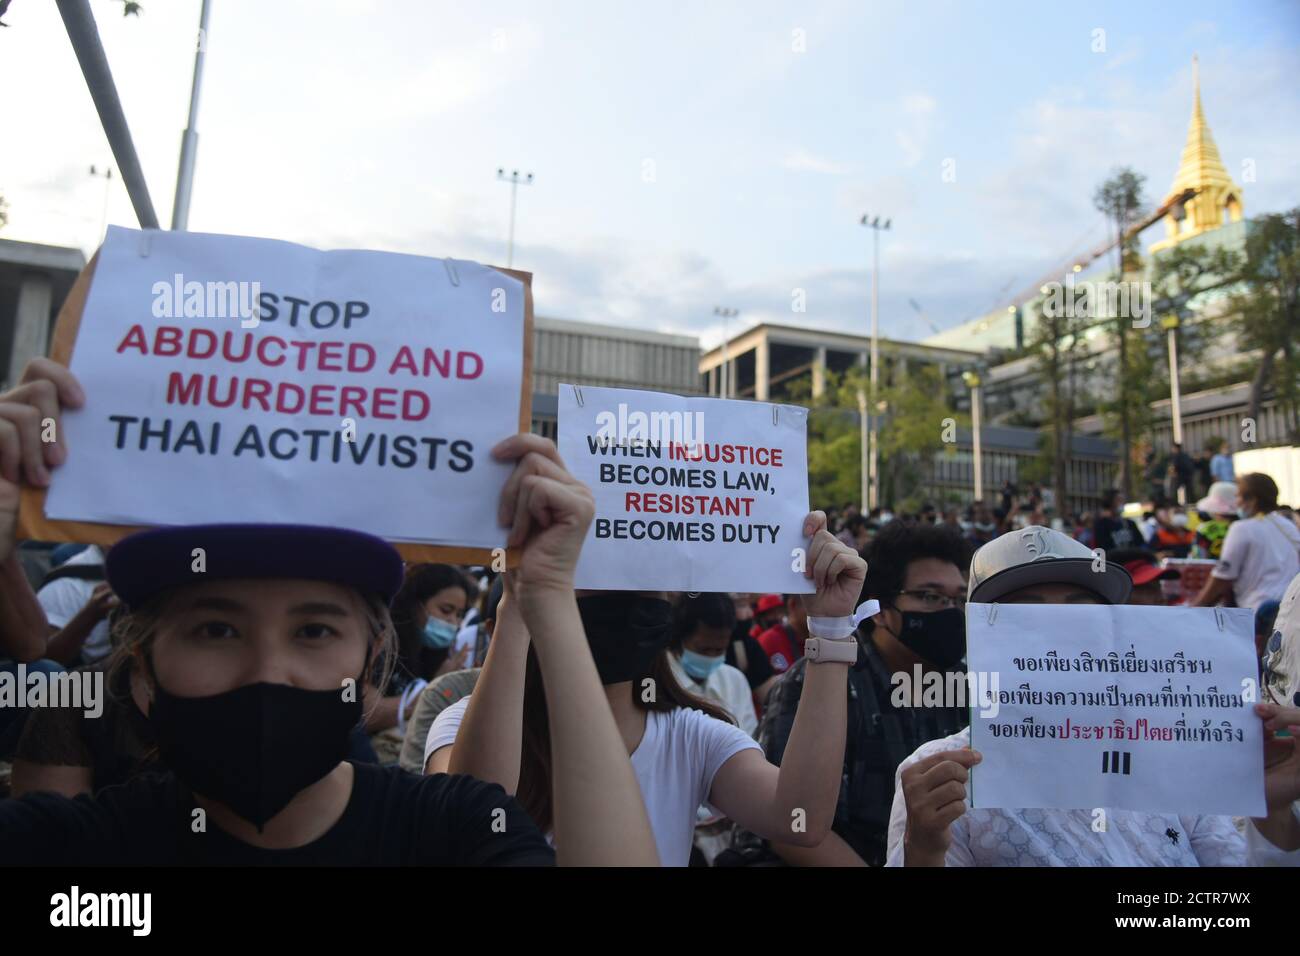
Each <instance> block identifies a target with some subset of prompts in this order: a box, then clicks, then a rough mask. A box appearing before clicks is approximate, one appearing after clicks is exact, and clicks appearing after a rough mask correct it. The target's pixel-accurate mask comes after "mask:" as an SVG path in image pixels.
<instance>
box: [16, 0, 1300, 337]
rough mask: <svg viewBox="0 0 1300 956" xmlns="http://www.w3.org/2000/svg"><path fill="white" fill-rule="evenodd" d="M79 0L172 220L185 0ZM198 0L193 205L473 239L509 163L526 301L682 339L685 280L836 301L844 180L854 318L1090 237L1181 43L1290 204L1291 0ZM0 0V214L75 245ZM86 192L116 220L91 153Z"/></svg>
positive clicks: (976, 295) (43, 54)
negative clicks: (1098, 44)
mask: <svg viewBox="0 0 1300 956" xmlns="http://www.w3.org/2000/svg"><path fill="white" fill-rule="evenodd" d="M91 5H92V9H93V10H94V12H95V14H96V16H97V18H98V20H99V24H100V29H101V32H102V35H103V39H104V44H105V47H106V49H107V51H108V55H109V61H110V63H111V65H112V67H113V70H114V74H115V77H116V79H117V83H118V87H119V90H120V93H121V96H122V100H123V103H124V106H125V109H126V112H127V116H128V119H129V121H130V123H131V126H132V130H133V132H134V135H135V140H136V146H137V148H138V150H139V153H140V156H141V160H142V162H143V165H144V167H145V173H146V176H147V178H148V181H149V186H150V190H151V193H152V195H153V200H154V204H155V207H156V208H157V210H158V213H159V216H160V218H161V219H162V220H163V222H164V224H166V223H169V222H170V217H171V201H172V192H173V189H174V185H175V177H176V162H177V150H178V145H179V140H180V133H181V129H182V128H183V126H184V122H185V115H186V110H187V105H188V98H189V89H190V75H191V70H192V67H193V37H194V33H195V29H196V26H197V23H198V9H199V3H198V0H144V13H143V15H141V16H139V17H131V18H124V17H123V16H122V14H121V10H122V8H121V4H120V2H118V0H92V2H91ZM212 6H213V12H212V23H211V32H210V35H209V38H208V40H209V42H208V57H207V67H206V73H205V77H204V86H203V96H202V101H201V106H200V113H199V122H198V129H199V132H200V136H201V139H200V146H199V158H198V166H197V173H196V179H195V187H194V199H193V205H192V208H191V214H190V228H191V229H194V230H199V231H207V232H227V233H239V234H246V235H261V236H271V237H275V238H282V239H290V240H294V241H299V242H304V243H307V244H310V245H315V246H319V247H322V248H338V247H368V248H382V249H394V250H401V251H406V252H416V253H424V254H428V255H437V256H456V257H463V258H470V259H477V260H480V261H485V262H489V263H493V264H504V260H505V236H506V231H507V221H508V212H509V187H508V186H507V185H505V184H502V183H500V182H497V181H496V179H495V170H496V168H497V167H498V166H505V167H507V169H511V168H518V169H520V170H522V171H531V172H533V173H535V174H536V177H537V180H536V183H535V184H534V185H532V186H527V187H521V189H520V195H519V217H518V229H517V235H516V255H515V265H516V266H517V267H519V268H523V269H528V270H530V271H532V272H534V274H535V292H536V302H537V310H538V312H539V314H543V315H552V316H559V317H566V318H572V319H579V320H586V321H596V322H611V323H615V324H626V325H632V326H637V327H643V328H651V329H659V330H662V331H678V332H690V333H693V334H703V335H704V337H705V341H706V343H711V341H712V340H713V338H714V337H715V336H716V333H717V332H719V331H720V327H719V326H718V325H716V324H715V323H716V322H717V321H718V320H716V319H715V318H714V316H713V315H712V311H713V307H714V306H715V305H727V306H732V307H736V308H739V309H740V310H741V318H740V321H739V323H734V322H733V326H732V332H733V333H734V332H736V331H737V329H738V327H739V324H747V323H750V322H755V321H760V320H767V321H779V322H788V323H791V324H807V325H817V326H821V327H826V328H835V329H842V330H848V331H861V330H863V329H865V327H866V317H867V314H868V313H867V309H868V289H869V285H868V275H867V271H866V265H867V262H868V259H869V255H870V245H869V238H870V237H869V234H868V231H867V230H865V229H862V228H861V227H860V226H859V225H858V224H857V219H858V216H859V215H860V214H861V213H862V212H864V211H870V212H873V213H879V214H881V215H882V216H889V217H893V218H894V220H895V222H894V229H893V230H892V231H891V232H890V233H888V234H886V236H885V238H884V241H883V243H882V288H881V327H882V332H883V333H884V334H886V335H893V336H897V337H901V338H920V337H922V336H923V335H926V334H928V333H929V332H930V331H931V330H930V328H929V327H928V326H927V325H926V324H925V323H924V322H923V321H922V320H921V319H920V318H919V317H918V316H917V315H916V313H915V312H914V310H913V309H912V308H911V307H910V305H909V304H908V300H909V299H913V300H916V301H917V302H919V303H920V304H921V306H922V307H923V309H924V311H925V313H926V315H927V316H928V318H929V319H930V320H931V321H932V322H934V323H935V324H936V325H938V326H941V327H947V326H950V325H953V324H956V323H957V322H960V321H962V320H964V319H967V318H970V317H972V316H974V315H977V314H980V313H982V312H985V311H987V310H989V309H990V308H992V307H994V306H997V305H999V304H1001V302H1000V301H999V296H1000V295H1005V294H1007V293H1014V292H1016V291H1018V290H1020V289H1021V288H1023V287H1026V286H1029V285H1031V284H1033V283H1035V282H1036V281H1038V280H1040V279H1042V278H1044V272H1045V270H1047V269H1048V268H1052V267H1055V266H1056V265H1057V264H1058V262H1060V261H1062V260H1064V259H1066V258H1068V257H1069V256H1070V255H1071V254H1072V253H1075V252H1078V251H1081V250H1082V249H1084V248H1087V247H1089V246H1091V245H1093V244H1095V243H1096V242H1097V241H1099V240H1100V239H1101V238H1102V236H1103V228H1104V227H1103V224H1102V221H1101V219H1100V216H1099V215H1098V214H1097V213H1096V212H1095V211H1094V210H1093V209H1092V207H1091V202H1090V197H1091V194H1092V190H1093V188H1094V187H1095V186H1096V184H1097V183H1098V182H1100V180H1101V179H1103V178H1104V177H1105V176H1106V174H1107V173H1108V172H1109V171H1110V170H1111V169H1112V168H1113V167H1114V166H1117V165H1125V164H1127V165H1132V166H1134V167H1135V168H1137V169H1138V170H1139V171H1140V172H1142V173H1145V174H1146V175H1147V176H1148V183H1147V198H1148V200H1150V201H1152V202H1154V201H1157V200H1159V199H1160V198H1161V197H1162V196H1163V195H1164V193H1165V192H1166V191H1167V190H1168V188H1169V186H1170V184H1171V182H1172V180H1173V175H1174V172H1175V169H1176V168H1177V163H1178V156H1179V152H1180V150H1181V147H1182V142H1183V139H1184V137H1185V134H1186V128H1187V121H1188V118H1189V116H1190V112H1191V68H1190V58H1191V55H1192V53H1193V52H1199V54H1200V59H1201V72H1202V89H1203V99H1204V103H1205V109H1206V113H1207V116H1208V119H1209V122H1210V124H1211V127H1212V129H1213V131H1214V134H1215V137H1216V140H1217V141H1218V144H1219V147H1220V150H1221V152H1222V154H1223V158H1224V161H1225V163H1226V165H1227V167H1228V169H1229V171H1230V172H1231V173H1232V174H1233V175H1234V177H1236V178H1237V179H1238V181H1239V182H1240V181H1241V179H1242V176H1243V172H1242V171H1243V169H1244V168H1245V167H1244V165H1243V163H1244V162H1245V161H1247V160H1251V161H1253V164H1254V168H1255V170H1256V181H1255V182H1248V183H1243V184H1242V185H1243V187H1244V197H1245V204H1246V211H1247V214H1248V215H1257V214H1259V213H1261V212H1269V211H1278V210H1281V209H1285V208H1289V207H1291V206H1295V205H1300V92H1298V90H1300V85H1298V84H1297V83H1296V77H1297V76H1300V5H1297V4H1295V3H1294V2H1278V3H1269V2H1259V3H1252V4H1247V5H1241V6H1240V7H1236V6H1234V8H1233V10H1232V20H1231V22H1220V21H1218V20H1216V17H1218V16H1220V15H1221V13H1222V11H1224V10H1225V9H1226V8H1225V7H1224V6H1223V5H1222V4H1219V3H1209V2H1200V0H1189V2H1184V3H1181V4H1160V5H1156V4H1130V3H1088V4H1074V5H1070V6H1067V5H1065V4H1048V5H1043V4H1036V3H1029V2H1024V3H1020V2H1016V3H1002V4H998V5H984V4H980V5H971V4H962V3H958V2H940V0H925V2H921V0H915V2H899V3H872V4H863V3H861V2H848V0H846V2H842V3H837V2H825V3H795V2H791V3H749V2H735V3H732V2H721V0H713V2H707V3H686V2H669V3H660V4H649V5H647V4H643V3H631V2H630V0H609V2H597V0H570V2H551V3H513V2H504V3H492V4H486V3H459V4H456V3H445V2H414V0H350V2H349V0H316V2H308V0H260V2H258V0H212ZM1044 7H1046V8H1047V9H1044ZM5 21H6V22H7V23H8V24H10V26H9V29H7V30H0V89H3V90H4V91H5V104H4V114H5V115H4V119H3V126H2V127H0V128H3V130H4V141H3V146H4V148H3V149H0V193H3V195H4V196H5V197H6V199H7V200H8V201H9V205H10V223H9V226H8V227H7V228H6V229H5V230H4V232H3V234H2V235H3V236H4V237H6V238H11V239H25V240H29V241H36V242H48V243H53V244H59V245H75V246H80V247H82V248H85V249H87V250H89V249H91V248H93V246H94V245H95V244H96V243H97V240H98V237H99V234H100V230H101V228H102V213H103V203H104V182H103V180H95V179H93V178H92V177H90V175H89V174H88V167H89V166H90V164H92V163H94V164H96V165H103V164H105V163H106V162H110V161H111V157H110V154H109V150H108V146H107V143H106V141H105V139H104V136H103V133H102V131H101V129H100V126H99V122H98V119H97V117H96V114H95V112H94V108H93V105H92V103H91V100H90V97H89V94H88V93H87V91H86V88H85V83H84V80H83V79H82V76H81V73H80V70H79V68H78V66H77V63H76V60H75V57H74V56H73V54H72V51H71V49H70V47H69V45H68V40H67V36H66V34H65V33H64V30H63V26H62V22H61V20H60V19H59V17H58V13H57V10H56V8H55V5H54V3H53V0H16V2H15V3H14V4H13V6H12V7H11V9H10V11H9V13H8V14H7V15H6V17H5ZM1098 29H1100V30H1104V31H1105V46H1106V49H1105V50H1104V51H1101V52H1095V51H1094V50H1093V49H1092V47H1093V46H1094V43H1095V41H1094V37H1095V36H1096V34H1095V33H1094V31H1095V30H1098ZM798 30H801V31H803V34H802V35H803V36H804V37H805V38H806V50H805V51H804V52H798V51H796V50H795V49H793V47H794V46H795V43H794V42H793V41H794V38H795V36H796V34H795V31H798ZM945 160H951V161H952V162H953V163H954V164H955V169H956V173H957V176H956V181H955V182H945V181H944V180H943V178H942V169H943V163H944V162H945ZM648 164H653V173H654V176H653V181H646V178H645V171H646V170H647V168H649V167H648ZM108 220H109V221H110V222H114V223H119V224H122V225H131V226H134V225H136V222H135V217H134V215H133V213H132V210H131V207H130V204H129V202H128V200H127V197H126V195H125V191H124V190H123V189H122V188H121V186H120V181H118V182H115V183H114V184H113V186H112V190H111V192H110V194H109V204H108ZM1154 232H1155V230H1153V233H1154ZM1151 238H1154V236H1151ZM796 288H801V289H805V290H806V291H807V301H808V312H807V313H806V314H802V315H797V314H792V313H791V311H790V303H791V295H792V291H793V290H794V289H796Z"/></svg>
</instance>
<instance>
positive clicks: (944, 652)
mask: <svg viewBox="0 0 1300 956" xmlns="http://www.w3.org/2000/svg"><path fill="white" fill-rule="evenodd" d="M899 613H900V614H902V616H903V626H902V627H901V628H900V629H899V632H898V634H897V637H898V641H899V643H900V644H902V645H903V646H904V647H906V648H907V649H908V650H910V651H912V652H913V653H914V654H916V655H917V656H919V657H921V658H923V659H925V660H926V661H929V662H930V663H931V664H933V665H934V666H935V667H938V668H940V669H941V670H948V669H949V668H950V667H954V666H956V665H957V664H959V663H961V659H962V658H963V657H965V656H966V612H965V611H964V610H961V609H959V608H955V607H950V608H947V609H945V610H942V611H900V612H899Z"/></svg>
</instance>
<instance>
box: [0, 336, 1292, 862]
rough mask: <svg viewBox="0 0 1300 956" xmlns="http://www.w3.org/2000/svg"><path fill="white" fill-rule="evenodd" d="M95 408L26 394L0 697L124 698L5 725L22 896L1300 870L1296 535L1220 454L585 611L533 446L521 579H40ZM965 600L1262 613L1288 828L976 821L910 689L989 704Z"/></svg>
mask: <svg viewBox="0 0 1300 956" xmlns="http://www.w3.org/2000/svg"><path fill="white" fill-rule="evenodd" d="M83 402H84V396H83V395H82V393H81V389H80V387H79V385H78V383H77V382H76V381H75V379H73V377H72V376H71V375H70V373H68V372H67V370H66V369H63V368H62V367H60V366H57V365H55V364H53V363H50V362H48V361H45V360H37V361H36V362H34V363H33V364H32V366H31V367H30V368H29V369H28V370H27V373H26V374H25V376H24V378H23V383H22V384H21V385H20V386H18V387H17V388H15V389H13V390H11V391H10V392H8V393H6V394H4V395H0V671H3V672H7V673H9V674H17V673H19V672H20V668H21V669H22V673H25V674H27V675H32V674H43V675H57V674H60V673H63V672H67V671H75V672H79V673H86V674H95V675H101V676H102V680H103V686H104V690H105V696H104V700H103V707H102V712H101V713H97V714H94V715H93V716H92V715H91V714H88V713H87V712H86V711H85V710H83V709H81V708H75V707H71V708H70V707H41V706H38V707H21V706H4V707H0V762H2V763H0V768H4V769H7V770H8V773H7V775H6V776H5V777H4V778H0V787H3V788H4V790H7V793H4V795H3V797H0V859H3V860H5V861H6V862H13V863H59V862H91V863H104V862H112V863H150V864H159V863H178V862H183V863H201V864H207V863H243V864H269V863H293V864H306V865H315V864H366V863H380V864H466V865H506V864H515V865H529V864H549V863H552V862H560V863H563V864H574V865H618V864H624V865H653V864H655V863H660V864H663V865H678V866H684V865H688V864H689V865H701V866H779V865H793V866H826V865H868V866H898V865H910V866H917V865H949V866H962V865H989V866H1001V865H1221V864H1235V865H1243V864H1247V863H1251V864H1292V865H1293V864H1296V863H1298V862H1300V817H1298V816H1297V808H1300V803H1298V801H1300V755H1297V753H1296V751H1295V749H1294V744H1293V738H1292V737H1290V736H1287V733H1288V732H1289V731H1294V732H1300V607H1297V604H1298V603H1300V525H1297V522H1296V518H1295V515H1294V513H1293V512H1291V511H1289V510H1288V509H1286V508H1283V507H1281V506H1280V504H1279V502H1278V489H1277V485H1276V484H1275V483H1274V482H1273V480H1272V479H1271V478H1269V477H1268V476H1267V475H1262V474H1245V475H1241V476H1235V475H1233V473H1232V462H1231V458H1230V457H1229V456H1227V455H1226V454H1224V453H1223V451H1222V447H1221V446H1218V445H1214V444H1213V443H1212V444H1211V446H1210V447H1209V448H1208V449H1207V451H1206V453H1204V454H1203V455H1202V456H1201V458H1200V459H1196V460H1193V459H1191V458H1190V457H1189V456H1187V455H1185V454H1184V453H1183V452H1182V449H1181V448H1178V447H1177V446H1175V448H1174V449H1173V450H1172V452H1171V454H1170V455H1169V456H1168V457H1167V459H1166V460H1162V461H1159V462H1157V461H1155V460H1154V459H1153V460H1152V462H1151V464H1150V467H1149V468H1148V472H1147V477H1148V479H1149V480H1150V488H1149V489H1148V490H1149V492H1150V493H1149V495H1148V496H1147V498H1146V500H1145V501H1143V502H1140V503H1137V505H1136V507H1134V506H1133V505H1131V504H1127V503H1125V502H1124V500H1123V496H1121V495H1120V494H1119V493H1118V492H1113V491H1111V492H1107V493H1105V494H1104V495H1103V496H1102V497H1101V499H1100V500H1098V501H1097V502H1096V503H1095V507H1093V508H1092V509H1090V510H1087V511H1075V512H1069V511H1066V510H1065V509H1064V508H1063V507H1058V503H1057V502H1056V501H1055V500H1054V495H1053V494H1052V493H1051V491H1050V490H1049V489H1044V488H1042V487H1040V486H1037V485H1034V486H1031V487H1029V488H1027V489H1025V490H1024V491H1022V490H1021V489H1018V488H1016V487H1015V486H1013V485H1012V484H1011V483H1010V482H1008V483H1007V484H1005V485H1004V486H1003V487H1002V489H1001V490H1000V492H999V494H998V496H997V497H996V498H995V499H994V500H992V501H988V502H975V503H973V504H968V505H965V506H955V505H946V504H943V505H940V504H923V505H922V506H920V507H919V508H916V509H914V510H911V511H904V510H903V509H899V510H897V511H895V510H894V509H891V508H876V509H872V510H870V511H869V512H866V513H863V512H861V511H860V510H859V509H858V508H857V507H856V506H854V505H853V504H845V505H844V506H843V507H839V508H830V509H827V510H826V511H825V512H822V511H814V512H812V513H811V514H809V515H808V516H807V518H806V521H805V525H804V528H803V532H804V535H805V536H806V537H807V538H808V540H809V548H808V556H807V562H806V565H807V571H806V572H805V573H806V575H807V577H808V578H809V579H810V581H811V584H812V586H813V587H814V588H815V590H813V591H812V592H810V593H805V594H761V593H754V594H748V593H735V594H716V593H702V594H668V593H663V592H631V591H628V592H615V591H601V592H587V591H578V590H575V588H574V583H573V582H574V567H575V565H576V562H577V556H578V553H579V550H580V548H581V544H582V541H583V539H584V537H585V534H586V530H587V527H588V524H589V522H590V520H591V517H592V508H593V505H592V497H591V494H590V491H589V490H588V489H586V488H585V487H584V486H583V485H582V484H581V483H579V482H578V481H576V480H575V479H574V478H573V477H572V476H571V475H570V474H569V473H568V471H567V470H566V469H565V466H564V464H563V462H562V461H561V460H560V458H559V456H558V454H557V453H556V451H555V447H554V445H553V444H552V443H551V442H549V441H548V440H546V439H543V438H540V437H538V436H532V435H520V436H515V437H512V438H510V439H508V440H506V441H504V442H503V443H502V444H501V445H500V446H498V447H497V448H496V449H495V450H494V452H493V454H494V455H495V456H496V457H497V458H498V459H499V460H502V461H508V462H513V463H514V472H513V474H512V476H511V478H510V480H509V481H508V483H507V485H506V487H505V490H504V492H503V494H502V498H501V501H500V511H499V518H500V521H501V523H502V525H503V526H504V527H505V528H507V529H508V531H507V534H508V536H509V537H508V540H509V544H510V545H511V547H512V548H515V549H517V551H518V554H519V558H518V566H517V567H514V568H512V569H511V570H509V571H506V572H504V573H496V572H494V571H493V570H492V569H490V568H484V567H453V566H451V565H447V564H429V563H423V564H421V563H412V564H406V563H404V562H403V561H402V559H401V558H400V557H399V555H398V554H397V552H396V551H395V550H394V549H393V548H392V547H391V546H390V545H389V544H387V543H386V542H383V541H380V540H378V539H376V538H373V537H371V536H369V535H367V534H363V533H360V532H357V531H351V530H347V529H336V528H314V527H299V526H291V525H261V526H258V525H230V524H220V523H214V524H211V525H204V526H190V527H170V528H158V529H153V530H148V531H143V532H139V533H137V534H134V535H131V536H129V537H126V538H124V539H122V540H121V541H119V542H118V543H116V544H115V545H113V546H111V547H100V546H97V545H84V546H83V545H67V544H59V545H50V544H42V543H39V542H24V543H22V544H21V545H20V544H19V543H18V542H17V541H16V540H15V527H16V515H17V508H18V495H19V489H20V486H22V485H24V484H26V485H31V486H36V487H41V486H45V485H47V484H48V482H49V475H50V470H51V469H55V468H57V467H58V466H59V465H61V464H62V463H63V462H64V460H65V459H66V456H67V455H68V454H69V452H68V450H67V449H66V448H65V447H63V446H62V444H60V443H58V442H54V443H43V442H40V441H39V440H38V439H37V438H36V436H35V432H34V430H35V429H36V428H37V427H38V425H39V423H40V422H41V421H42V420H44V419H47V418H51V417H53V418H56V419H57V418H58V416H59V414H60V413H61V410H62V409H65V408H76V407H79V406H80V405H81V404H82V403H83ZM71 453H72V454H75V453H76V452H75V450H73V451H72V452H71ZM1157 479H1158V480H1157ZM1180 501H1183V502H1186V504H1179V503H1178V502H1180ZM1061 505H1062V506H1063V505H1064V503H1061ZM212 517H213V520H214V522H220V519H221V517H222V516H221V515H220V514H219V513H214V514H213V516H212ZM1031 529H1032V533H1033V534H1035V535H1037V536H1039V537H1040V538H1042V537H1043V536H1046V540H1048V541H1049V542H1050V547H1049V548H1048V549H1047V553H1048V555H1049V556H1050V557H1051V558H1053V560H1051V561H1046V560H1045V559H1044V558H1043V557H1042V556H1041V555H1039V556H1038V558H1037V562H1035V555H1034V554H1031V553H1030V551H1029V549H1027V548H1026V547H1025V546H1024V542H1023V537H1024V534H1025V532H1026V531H1028V530H1031ZM195 549H201V551H202V553H203V555H204V558H205V565H204V568H203V570H202V573H201V574H197V573H195V570H194V567H193V565H192V556H193V555H194V554H195V553H196V550H195ZM1099 555H1100V556H1103V557H1104V559H1105V560H1104V561H1103V562H1102V568H1101V570H1100V571H1098V569H1097V567H1096V564H1097V558H1098V556H1099ZM1031 563H1036V564H1037V567H1036V569H1035V573H1034V574H1032V575H1029V574H1026V573H1025V572H1026V569H1027V566H1028V565H1029V564H1031ZM1044 566H1046V570H1044ZM872 600H874V601H876V602H878V608H879V609H878V611H876V612H875V613H873V614H871V615H870V616H868V617H866V618H865V619H863V620H861V621H858V620H857V619H856V618H855V617H854V610H855V608H857V607H859V605H860V604H861V603H862V602H866V601H872ZM968 601H969V602H985V603H987V602H995V601H996V602H1003V603H1016V602H1019V603H1037V604H1047V605H1051V604H1065V603H1070V604H1124V603H1130V604H1145V605H1174V604H1185V605H1192V606H1212V605H1216V604H1229V605H1235V606H1238V607H1245V608H1249V609H1251V610H1252V611H1253V612H1254V613H1255V615H1256V625H1257V626H1256V634H1257V639H1258V646H1257V648H1256V650H1257V652H1258V656H1259V659H1260V666H1261V670H1260V675H1259V676H1260V678H1261V681H1262V685H1261V686H1262V687H1263V689H1264V701H1265V703H1262V704H1260V705H1259V706H1258V707H1257V708H1256V713H1257V714H1258V717H1259V719H1260V720H1261V721H1263V723H1264V727H1265V730H1266V733H1265V738H1266V745H1267V752H1266V767H1265V780H1264V781H1263V783H1264V786H1265V792H1266V797H1267V805H1268V814H1267V816H1266V817H1261V818H1258V819H1239V820H1238V819H1233V818H1230V817H1216V816H1178V815H1175V814H1157V813H1139V812H1133V811H1122V810H1115V811H1112V812H1113V819H1114V820H1115V821H1116V823H1117V824H1118V825H1117V826H1113V827H1111V828H1109V831H1108V832H1107V833H1098V832H1096V831H1095V829H1094V828H1093V827H1092V826H1091V822H1092V819H1091V816H1090V814H1089V813H1088V812H1086V811H1082V810H1079V811H1065V810H1032V809H1026V810H990V809H972V808H971V806H970V802H969V798H968V792H967V791H968V787H967V784H968V782H969V774H970V769H971V768H972V767H973V766H975V765H976V764H977V763H978V762H979V761H980V756H979V754H978V753H976V752H975V751H973V750H971V748H970V729H969V726H968V722H969V710H968V709H967V707H966V706H964V703H962V704H958V703H957V702H954V701H944V702H943V704H942V705H940V706H934V705H929V704H922V703H920V702H919V701H916V700H906V699H904V700H900V699H898V696H897V695H896V694H895V693H894V681H893V677H894V675H897V674H900V673H907V674H911V673H922V672H925V673H931V672H939V673H942V674H952V673H962V672H963V671H964V666H965V663H964V661H965V656H966V627H965V623H966V618H965V607H966V604H967V602H968ZM349 691H350V692H349ZM1170 832H1174V833H1179V834H1185V837H1186V838H1185V839H1182V840H1171V839H1170V838H1169V837H1168V834H1169V833H1170Z"/></svg>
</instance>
